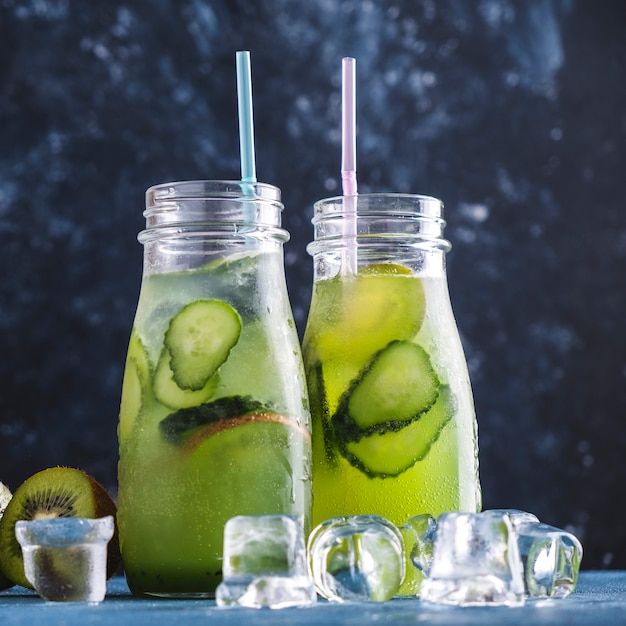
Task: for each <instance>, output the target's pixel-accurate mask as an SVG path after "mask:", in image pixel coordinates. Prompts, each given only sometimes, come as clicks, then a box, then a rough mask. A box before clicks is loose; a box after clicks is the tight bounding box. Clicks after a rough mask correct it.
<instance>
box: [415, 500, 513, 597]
mask: <svg viewBox="0 0 626 626" xmlns="http://www.w3.org/2000/svg"><path fill="white" fill-rule="evenodd" d="M420 595H421V598H422V600H424V601H426V602H435V603H443V604H456V605H460V606H467V605H506V606H518V605H521V604H523V603H524V582H523V578H522V562H521V559H520V556H519V551H518V546H517V536H516V534H515V530H514V527H513V522H512V521H511V518H510V517H509V515H508V514H507V513H503V512H501V511H486V512H484V513H444V514H442V515H440V516H439V518H438V519H437V534H436V537H435V544H434V551H433V561H432V567H431V571H430V576H429V577H428V578H426V579H425V580H424V581H423V582H422V585H421V589H420Z"/></svg>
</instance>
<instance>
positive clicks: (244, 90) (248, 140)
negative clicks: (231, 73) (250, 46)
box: [236, 50, 257, 183]
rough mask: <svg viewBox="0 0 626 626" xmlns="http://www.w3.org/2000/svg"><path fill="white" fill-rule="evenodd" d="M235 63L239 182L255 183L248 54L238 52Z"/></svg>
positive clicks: (250, 79)
mask: <svg viewBox="0 0 626 626" xmlns="http://www.w3.org/2000/svg"><path fill="white" fill-rule="evenodd" d="M236 63H237V104H238V110H239V156H240V159H241V180H242V182H244V183H256V182H257V180H256V165H255V158H254V122H253V119H252V77H251V73H250V52H249V51H247V50H245V51H242V50H239V51H238V52H237V55H236Z"/></svg>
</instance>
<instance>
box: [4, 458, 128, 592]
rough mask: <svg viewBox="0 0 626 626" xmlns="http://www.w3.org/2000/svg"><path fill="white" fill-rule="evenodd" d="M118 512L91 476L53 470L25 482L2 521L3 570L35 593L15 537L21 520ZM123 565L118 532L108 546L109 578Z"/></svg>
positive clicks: (16, 582) (75, 470)
mask: <svg viewBox="0 0 626 626" xmlns="http://www.w3.org/2000/svg"><path fill="white" fill-rule="evenodd" d="M116 512H117V508H116V506H115V503H114V502H113V500H112V498H111V496H110V495H109V494H108V493H107V491H106V489H105V488H104V487H103V486H102V485H101V484H100V483H99V482H98V481H97V480H96V479H95V478H93V477H92V476H89V474H86V473H85V472H83V471H82V470H79V469H74V468H71V467H51V468H48V469H45V470H42V471H41V472H38V473H37V474H34V475H33V476H31V477H30V478H28V479H26V480H25V481H24V482H23V483H22V484H21V485H20V486H19V487H18V488H17V489H16V491H15V493H14V494H13V498H12V499H11V501H10V502H9V504H8V505H7V508H6V509H5V511H4V515H3V516H2V518H1V519H0V567H1V568H2V573H3V574H4V575H5V576H6V577H7V578H8V579H9V580H11V581H12V582H14V583H15V584H17V585H22V586H23V587H28V588H31V589H32V585H31V583H30V582H29V580H28V579H27V578H26V575H25V574H24V560H23V558H22V549H21V547H20V544H19V543H18V541H17V539H16V537H15V524H16V523H17V522H18V521H19V520H34V519H50V518H54V517H84V518H88V519H95V518H98V517H105V516H106V515H113V516H114V517H115V515H116ZM120 562H121V556H120V548H119V541H118V536H117V528H116V530H115V533H114V535H113V538H112V539H111V541H110V542H109V545H108V555H107V576H108V577H110V576H112V575H113V574H114V573H115V571H116V570H117V568H118V566H119V564H120Z"/></svg>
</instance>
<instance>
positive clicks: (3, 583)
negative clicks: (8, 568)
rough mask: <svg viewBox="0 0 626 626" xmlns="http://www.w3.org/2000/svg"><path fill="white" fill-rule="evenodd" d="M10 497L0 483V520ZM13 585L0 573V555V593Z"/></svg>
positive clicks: (0, 561) (0, 566)
mask: <svg viewBox="0 0 626 626" xmlns="http://www.w3.org/2000/svg"><path fill="white" fill-rule="evenodd" d="M12 497H13V494H12V493H11V490H10V489H9V488H8V487H7V486H6V485H5V484H4V483H0V519H1V518H2V514H3V513H4V509H6V508H7V504H9V500H11V498H12ZM13 584H14V583H13V582H12V581H10V580H9V579H8V578H7V577H6V576H5V575H4V574H3V573H2V556H1V554H0V591H2V590H3V589H8V588H9V587H13Z"/></svg>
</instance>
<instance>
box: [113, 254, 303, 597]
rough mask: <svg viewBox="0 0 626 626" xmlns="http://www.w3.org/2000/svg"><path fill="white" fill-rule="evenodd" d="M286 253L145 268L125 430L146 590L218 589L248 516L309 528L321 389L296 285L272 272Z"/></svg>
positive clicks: (126, 501) (129, 526) (124, 540)
mask: <svg viewBox="0 0 626 626" xmlns="http://www.w3.org/2000/svg"><path fill="white" fill-rule="evenodd" d="M282 262H283V261H282V253H265V252H261V253H258V254H252V255H231V256H230V257H226V258H225V259H222V260H219V261H216V262H213V263H211V264H208V265H206V266H204V267H202V268H199V269H192V270H186V271H180V272H171V273H162V274H151V275H150V274H149V275H147V276H144V279H143V282H142V288H141V294H140V298H139V304H138V307H137V314H136V317H135V322H134V326H133V329H132V333H131V338H130V343H129V349H128V356H127V361H126V368H125V372H124V382H123V389H122V401H121V410H120V422H119V428H118V437H119V444H120V461H119V494H118V523H119V531H120V541H121V549H122V555H123V559H124V567H125V572H126V577H127V579H128V583H129V586H130V588H131V590H132V591H133V592H134V593H136V594H138V595H144V594H152V595H183V596H185V595H188V596H193V595H200V596H206V595H211V594H212V593H213V592H214V590H215V588H216V586H217V584H218V583H219V582H220V580H221V568H222V544H223V530H224V525H225V523H226V521H227V520H228V519H229V518H231V517H233V516H235V515H240V514H243V515H257V514H278V513H281V514H291V515H299V516H302V518H303V519H304V523H305V528H309V527H310V519H309V518H308V517H309V514H310V513H309V512H310V467H309V466H310V458H311V437H310V430H309V428H310V426H309V412H308V400H307V398H306V393H305V391H303V390H306V386H305V383H304V372H303V368H302V362H301V357H300V351H299V346H298V343H297V334H296V331H295V326H294V323H293V319H292V317H291V309H290V306H289V303H288V300H287V295H286V289H285V288H284V285H283V284H281V283H278V282H277V283H276V284H274V283H273V281H278V280H279V278H278V277H282V280H284V274H283V266H282ZM276 316H281V323H276ZM283 322H284V323H283Z"/></svg>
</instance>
